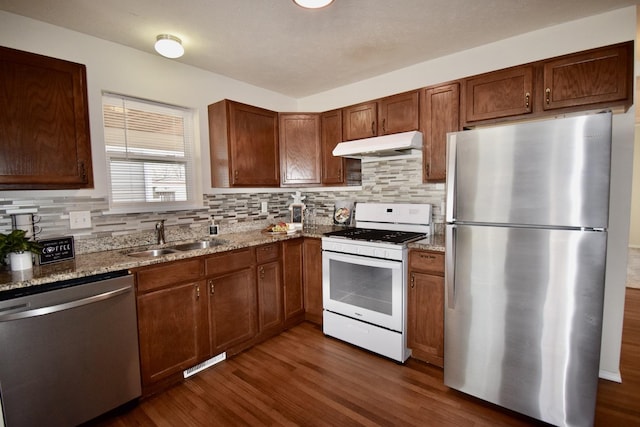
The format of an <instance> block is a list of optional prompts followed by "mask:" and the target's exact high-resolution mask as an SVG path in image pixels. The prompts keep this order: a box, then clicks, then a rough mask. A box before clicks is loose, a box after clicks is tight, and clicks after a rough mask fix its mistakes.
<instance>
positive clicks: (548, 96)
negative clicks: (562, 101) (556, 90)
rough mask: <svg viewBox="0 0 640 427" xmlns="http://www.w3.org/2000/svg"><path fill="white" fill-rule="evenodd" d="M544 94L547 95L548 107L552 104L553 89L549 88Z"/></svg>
mask: <svg viewBox="0 0 640 427" xmlns="http://www.w3.org/2000/svg"><path fill="white" fill-rule="evenodd" d="M544 93H545V94H546V101H547V105H549V103H550V102H551V89H550V88H547V89H546V90H545V91H544Z"/></svg>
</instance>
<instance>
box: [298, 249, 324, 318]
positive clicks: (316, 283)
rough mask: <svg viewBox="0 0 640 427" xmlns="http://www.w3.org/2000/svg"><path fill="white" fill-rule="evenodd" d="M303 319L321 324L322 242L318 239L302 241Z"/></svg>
mask: <svg viewBox="0 0 640 427" xmlns="http://www.w3.org/2000/svg"><path fill="white" fill-rule="evenodd" d="M302 249H303V251H302V259H303V265H304V267H303V282H304V308H305V319H306V320H309V321H311V322H314V323H317V324H319V325H320V324H322V244H321V241H320V239H310V238H305V239H304V242H303V248H302Z"/></svg>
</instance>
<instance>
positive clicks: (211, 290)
mask: <svg viewBox="0 0 640 427" xmlns="http://www.w3.org/2000/svg"><path fill="white" fill-rule="evenodd" d="M215 290H216V289H215V286H214V285H213V280H209V292H211V295H213V293H214V292H215Z"/></svg>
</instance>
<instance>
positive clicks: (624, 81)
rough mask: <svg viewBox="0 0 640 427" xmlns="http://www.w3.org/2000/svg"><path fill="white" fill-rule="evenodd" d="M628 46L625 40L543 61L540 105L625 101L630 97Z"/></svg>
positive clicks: (631, 53) (630, 57)
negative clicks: (542, 92) (542, 95)
mask: <svg viewBox="0 0 640 427" xmlns="http://www.w3.org/2000/svg"><path fill="white" fill-rule="evenodd" d="M632 47H633V44H632V43H627V44H622V45H617V46H613V47H610V48H602V49H594V50H590V51H587V52H582V53H576V54H574V55H566V56H563V57H560V58H556V59H551V60H548V61H544V62H543V80H542V82H543V84H542V88H544V101H543V102H542V107H543V108H544V109H545V110H554V109H557V108H566V107H575V106H580V105H590V104H601V103H607V104H608V105H616V104H619V103H622V104H624V103H625V102H628V101H629V100H630V99H632V80H630V79H629V75H630V74H632V73H633V70H632V63H631V62H632V61H633V50H632Z"/></svg>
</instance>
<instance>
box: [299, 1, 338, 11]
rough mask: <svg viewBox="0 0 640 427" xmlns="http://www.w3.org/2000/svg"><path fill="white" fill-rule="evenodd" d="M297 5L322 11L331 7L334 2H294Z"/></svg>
mask: <svg viewBox="0 0 640 427" xmlns="http://www.w3.org/2000/svg"><path fill="white" fill-rule="evenodd" d="M293 1H294V3H295V4H297V5H298V6H301V7H305V8H307V9H320V8H321V7H325V6H329V5H330V4H331V3H333V0H293Z"/></svg>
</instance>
